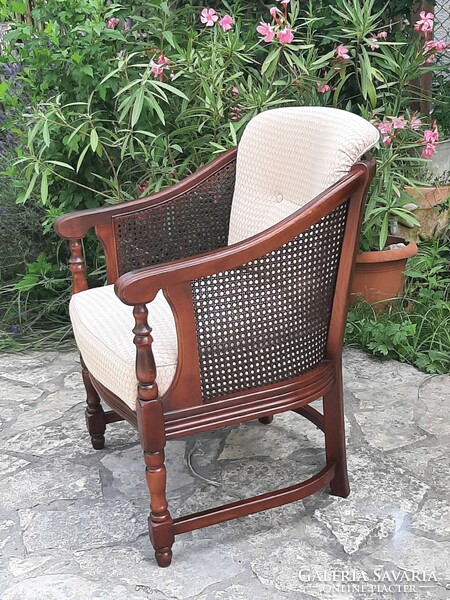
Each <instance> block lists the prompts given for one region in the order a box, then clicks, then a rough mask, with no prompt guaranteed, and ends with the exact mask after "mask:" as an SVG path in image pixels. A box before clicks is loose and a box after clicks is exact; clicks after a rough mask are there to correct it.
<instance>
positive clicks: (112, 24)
mask: <svg viewBox="0 0 450 600" xmlns="http://www.w3.org/2000/svg"><path fill="white" fill-rule="evenodd" d="M118 24H119V19H118V18H117V17H111V18H110V19H108V20H107V21H106V29H115V28H116V27H117V25H118Z"/></svg>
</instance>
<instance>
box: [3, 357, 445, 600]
mask: <svg viewBox="0 0 450 600" xmlns="http://www.w3.org/2000/svg"><path fill="white" fill-rule="evenodd" d="M344 375H345V399H346V417H347V437H348V459H349V473H350V483H351V489H352V491H351V494H350V496H349V497H348V498H347V499H342V498H335V497H332V496H330V495H329V494H328V493H327V492H323V493H320V494H316V495H315V496H312V497H310V498H307V499H306V500H305V501H302V502H297V503H294V504H290V505H287V506H285V507H281V508H279V509H274V510H272V511H266V512H263V513H259V514H256V515H253V516H251V517H247V518H244V519H239V520H235V521H231V522H228V523H224V524H221V525H216V526H213V527H210V528H207V529H202V530H199V531H195V532H191V533H188V534H185V535H182V536H180V537H177V539H176V542H175V545H174V548H173V549H174V557H173V562H172V566H171V567H169V568H167V569H161V568H159V567H157V566H156V563H155V561H154V558H153V550H152V548H151V546H150V543H149V541H148V538H147V512H148V492H147V486H146V483H145V479H144V473H143V460H142V456H141V450H140V446H139V443H138V437H137V433H136V431H134V430H133V429H132V428H131V426H129V425H128V424H126V423H123V422H122V423H116V424H113V425H110V426H109V428H108V429H107V438H106V447H105V449H104V450H101V451H95V450H93V449H92V447H91V444H90V439H89V436H88V435H87V432H86V430H85V425H84V416H83V410H84V407H83V403H84V389H83V386H82V382H81V376H80V374H79V365H78V359H77V357H76V354H75V352H71V353H66V354H59V353H39V354H37V353H29V354H20V355H19V354H17V355H11V354H9V355H8V354H3V355H0V551H1V557H0V598H1V599H2V600H19V599H20V600H91V599H93V600H125V599H126V600H149V599H151V600H160V599H161V600H162V599H180V600H184V599H188V598H195V599H197V600H219V599H220V600H222V599H223V600H229V599H236V600H238V599H239V600H247V599H252V600H253V599H257V600H278V599H292V598H294V599H297V598H298V599H311V598H320V599H327V598H330V599H331V598H333V599H337V600H341V599H342V600H353V599H358V600H359V599H364V600H370V599H372V598H373V599H377V600H378V599H385V598H386V599H398V598H405V599H406V598H407V599H409V600H412V599H413V598H417V599H419V598H420V600H424V599H426V598H430V599H433V600H441V599H442V600H444V599H446V598H449V594H450V592H449V590H450V502H449V500H450V452H449V447H450V377H449V376H429V375H426V374H424V373H420V372H419V371H417V370H416V369H414V368H412V367H409V366H407V365H402V364H400V363H397V362H394V361H386V362H381V361H378V360H375V359H372V358H370V357H368V356H366V355H365V354H363V353H361V352H359V351H356V350H348V349H347V350H346V351H345V360H344ZM323 462H324V452H323V448H322V434H321V433H320V432H319V430H317V429H316V428H315V427H314V426H313V425H312V424H311V423H309V422H308V421H306V420H303V419H301V418H300V417H298V416H297V415H294V414H290V413H289V414H284V415H281V416H275V419H274V422H273V423H272V424H271V425H269V426H262V425H260V424H259V423H257V422H255V423H253V422H252V423H248V424H245V425H241V426H236V427H231V428H228V429H222V430H218V431H215V432H210V433H207V434H202V435H199V436H196V437H192V438H186V439H185V440H183V441H174V442H169V444H168V446H167V463H168V489H169V498H170V508H171V510H172V513H173V515H174V516H176V515H179V514H182V513H188V512H194V511H195V510H198V509H201V508H206V507H208V506H213V505H217V504H220V503H223V502H227V501H228V502H232V501H233V500H236V499H239V498H243V497H245V496H250V495H254V494H257V493H263V492H264V491H268V490H270V489H273V488H279V487H282V486H284V485H290V484H291V483H294V482H296V481H299V480H301V479H305V478H306V477H308V476H309V475H310V474H312V473H314V472H316V471H318V470H319V469H320V466H321V465H322V464H323ZM411 571H414V572H419V574H418V575H417V574H416V576H415V578H416V580H415V581H412V574H411ZM424 572H425V574H424ZM395 577H397V578H398V577H401V584H400V583H399V582H397V583H396V582H395V581H394V582H393V578H395ZM320 578H322V579H323V578H328V579H333V578H334V581H331V583H330V582H328V583H325V584H324V583H321V582H320V581H319V579H320ZM383 578H384V579H383ZM417 578H419V579H420V581H418V580H417ZM380 579H382V581H380ZM435 580H437V581H435ZM364 585H365V586H366V588H364V587H363V586H364ZM333 586H334V587H333ZM336 586H338V587H336ZM371 586H373V587H371ZM383 586H384V587H383ZM402 586H403V587H402ZM405 586H411V588H408V589H405ZM412 588H414V589H412Z"/></svg>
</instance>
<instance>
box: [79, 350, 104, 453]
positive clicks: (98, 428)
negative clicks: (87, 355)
mask: <svg viewBox="0 0 450 600" xmlns="http://www.w3.org/2000/svg"><path fill="white" fill-rule="evenodd" d="M80 362H81V368H82V372H81V375H82V377H83V383H84V387H85V389H86V403H87V407H86V412H85V414H86V425H87V428H88V431H89V435H90V436H91V442H92V446H93V447H94V448H95V450H101V449H102V448H103V447H104V446H105V435H104V434H105V430H106V420H105V413H104V412H103V408H102V405H101V404H100V397H99V395H98V394H97V390H96V389H95V388H94V386H93V385H92V381H91V378H90V376H89V371H88V370H87V367H86V364H85V362H84V360H83V357H82V356H80Z"/></svg>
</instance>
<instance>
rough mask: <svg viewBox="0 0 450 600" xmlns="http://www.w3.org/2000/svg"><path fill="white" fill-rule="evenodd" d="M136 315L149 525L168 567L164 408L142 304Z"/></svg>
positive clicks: (160, 562) (170, 534)
mask: <svg viewBox="0 0 450 600" xmlns="http://www.w3.org/2000/svg"><path fill="white" fill-rule="evenodd" d="M133 315H134V318H135V327H134V329H133V333H134V344H135V345H136V377H137V380H138V386H137V387H138V397H137V403H136V413H137V422H138V430H139V437H140V440H141V446H142V449H143V451H144V460H145V475H146V478H147V485H148V489H149V492H150V517H149V519H148V528H149V534H150V540H151V542H152V544H153V548H154V549H155V557H156V561H157V563H158V565H159V566H160V567H168V566H169V565H170V562H171V560H172V544H173V542H174V532H173V520H172V517H171V516H170V512H169V510H168V505H167V499H166V467H165V465H164V446H165V445H166V434H165V426H164V411H163V406H162V403H161V399H160V398H159V397H158V386H157V384H156V381H155V379H156V366H155V359H154V357H153V352H152V342H153V338H152V336H151V329H150V327H149V324H148V321H147V316H148V310H147V307H146V306H145V304H138V305H136V306H135V307H134V308H133Z"/></svg>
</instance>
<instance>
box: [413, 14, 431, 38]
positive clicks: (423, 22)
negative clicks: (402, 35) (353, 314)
mask: <svg viewBox="0 0 450 600" xmlns="http://www.w3.org/2000/svg"><path fill="white" fill-rule="evenodd" d="M420 17H421V19H420V20H419V21H416V23H415V25H414V31H423V32H424V33H427V32H429V31H433V21H434V15H433V13H426V12H425V11H424V10H423V11H422V12H421V13H420Z"/></svg>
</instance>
